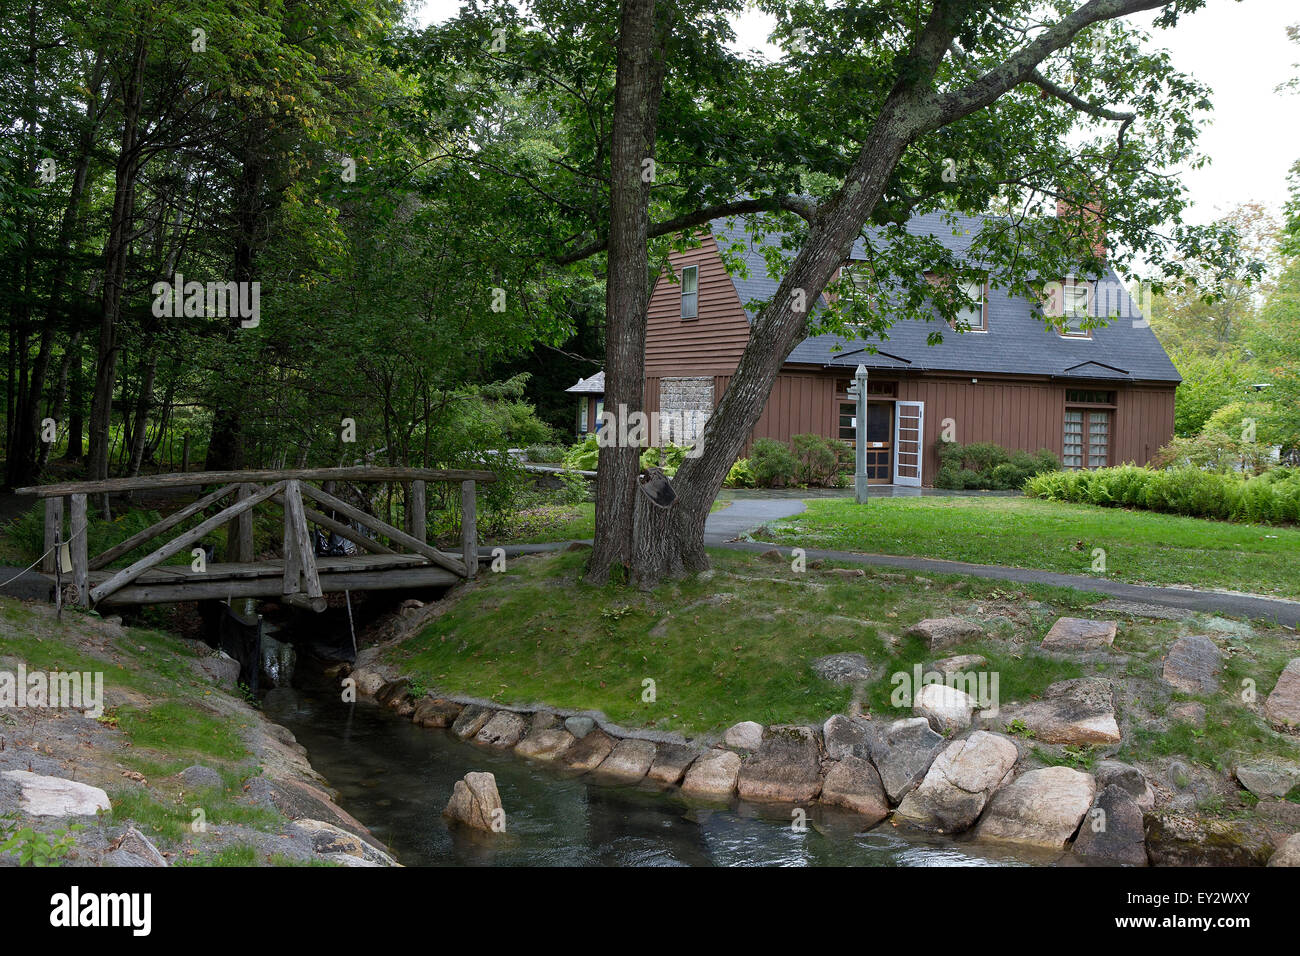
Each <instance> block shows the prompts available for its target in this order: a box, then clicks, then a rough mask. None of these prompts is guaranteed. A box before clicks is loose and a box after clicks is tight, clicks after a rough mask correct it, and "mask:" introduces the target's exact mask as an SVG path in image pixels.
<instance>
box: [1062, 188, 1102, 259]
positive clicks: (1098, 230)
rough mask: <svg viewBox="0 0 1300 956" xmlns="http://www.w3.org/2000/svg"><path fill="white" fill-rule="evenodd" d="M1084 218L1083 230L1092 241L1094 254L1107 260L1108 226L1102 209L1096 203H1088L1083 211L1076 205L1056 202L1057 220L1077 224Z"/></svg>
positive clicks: (1064, 201) (1067, 202)
mask: <svg viewBox="0 0 1300 956" xmlns="http://www.w3.org/2000/svg"><path fill="white" fill-rule="evenodd" d="M1081 217H1082V219H1083V222H1082V230H1083V232H1084V234H1085V235H1087V236H1090V237H1091V239H1092V254H1093V255H1094V256H1096V257H1097V258H1098V259H1101V260H1102V261H1105V259H1106V253H1107V251H1108V250H1107V248H1106V225H1105V223H1104V222H1102V219H1101V207H1100V206H1098V205H1097V204H1096V203H1087V204H1085V205H1084V206H1083V207H1082V209H1081V208H1080V207H1079V206H1077V205H1075V204H1074V203H1072V202H1070V201H1068V200H1065V199H1058V200H1057V201H1056V218H1057V219H1071V220H1075V221H1076V222H1077V221H1078V220H1079V219H1080V218H1081Z"/></svg>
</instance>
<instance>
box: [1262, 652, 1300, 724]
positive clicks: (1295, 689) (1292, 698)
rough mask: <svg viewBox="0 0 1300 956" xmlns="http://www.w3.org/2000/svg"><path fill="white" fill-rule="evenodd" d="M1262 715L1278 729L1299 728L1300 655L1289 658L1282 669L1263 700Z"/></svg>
mask: <svg viewBox="0 0 1300 956" xmlns="http://www.w3.org/2000/svg"><path fill="white" fill-rule="evenodd" d="M1264 716H1265V717H1267V718H1268V720H1269V722H1270V723H1272V724H1273V726H1275V727H1277V728H1278V729H1280V730H1296V729H1297V728H1300V657H1293V658H1291V660H1290V661H1289V662H1288V663H1287V665H1286V667H1284V668H1283V669H1282V673H1281V675H1279V677H1278V679H1277V683H1276V684H1275V685H1273V692H1272V693H1271V694H1269V695H1268V700H1266V701H1264Z"/></svg>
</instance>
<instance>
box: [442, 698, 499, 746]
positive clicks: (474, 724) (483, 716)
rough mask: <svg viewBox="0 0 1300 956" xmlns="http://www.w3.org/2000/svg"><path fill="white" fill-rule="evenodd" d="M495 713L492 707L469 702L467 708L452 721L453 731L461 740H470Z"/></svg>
mask: <svg viewBox="0 0 1300 956" xmlns="http://www.w3.org/2000/svg"><path fill="white" fill-rule="evenodd" d="M493 713H495V712H494V711H493V710H492V708H491V707H482V706H480V705H478V704H467V705H466V706H465V709H464V710H462V711H461V712H460V714H459V715H458V716H457V717H456V719H455V720H454V721H452V724H451V732H452V733H453V734H455V735H456V736H457V737H459V738H460V739H461V740H469V738H471V737H473V736H474V735H475V734H477V733H478V732H479V731H480V730H482V729H483V725H484V724H486V723H487V722H488V721H489V720H491V719H492V714H493Z"/></svg>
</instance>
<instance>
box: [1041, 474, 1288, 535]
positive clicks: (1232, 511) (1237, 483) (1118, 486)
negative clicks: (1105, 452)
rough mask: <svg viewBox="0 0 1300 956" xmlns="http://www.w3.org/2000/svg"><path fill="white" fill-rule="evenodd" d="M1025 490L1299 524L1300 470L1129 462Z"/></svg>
mask: <svg viewBox="0 0 1300 956" xmlns="http://www.w3.org/2000/svg"><path fill="white" fill-rule="evenodd" d="M1025 494H1027V495H1030V496H1032V497H1035V498H1046V499H1049V500H1052V501H1074V502H1085V503H1088V504H1095V505H1113V506H1121V507H1129V508H1146V509H1149V510H1151V511H1164V512H1169V513H1172V514H1180V515H1190V516H1193V517H1199V518H1218V519H1220V520H1224V521H1252V522H1265V523H1269V524H1293V523H1296V522H1300V469H1295V468H1275V469H1273V470H1272V471H1269V472H1266V473H1264V474H1262V475H1257V476H1252V477H1246V476H1243V475H1235V474H1222V473H1218V472H1210V471H1202V470H1201V469H1199V468H1189V467H1183V468H1170V469H1166V470H1156V469H1153V468H1139V467H1137V466H1135V465H1125V466H1122V467H1118V468H1098V469H1096V470H1094V471H1062V472H1056V473H1051V474H1042V475H1038V476H1036V477H1034V478H1031V479H1030V480H1029V481H1028V482H1026V484H1025Z"/></svg>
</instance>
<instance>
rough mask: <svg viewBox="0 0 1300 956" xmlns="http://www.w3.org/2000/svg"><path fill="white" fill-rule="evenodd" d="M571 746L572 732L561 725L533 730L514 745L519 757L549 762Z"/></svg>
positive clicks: (556, 758)
mask: <svg viewBox="0 0 1300 956" xmlns="http://www.w3.org/2000/svg"><path fill="white" fill-rule="evenodd" d="M572 746H573V734H571V733H569V732H568V731H567V730H564V729H563V728H561V727H546V728H543V729H541V730H533V731H530V732H529V733H528V736H526V737H525V738H524V739H523V740H521V741H519V743H518V744H516V745H515V753H517V754H519V756H521V757H529V758H531V759H533V760H542V761H546V762H550V761H552V760H558V759H559V758H560V757H561V756H563V755H564V753H565V752H566V751H567V750H568V749H569V748H570V747H572Z"/></svg>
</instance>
